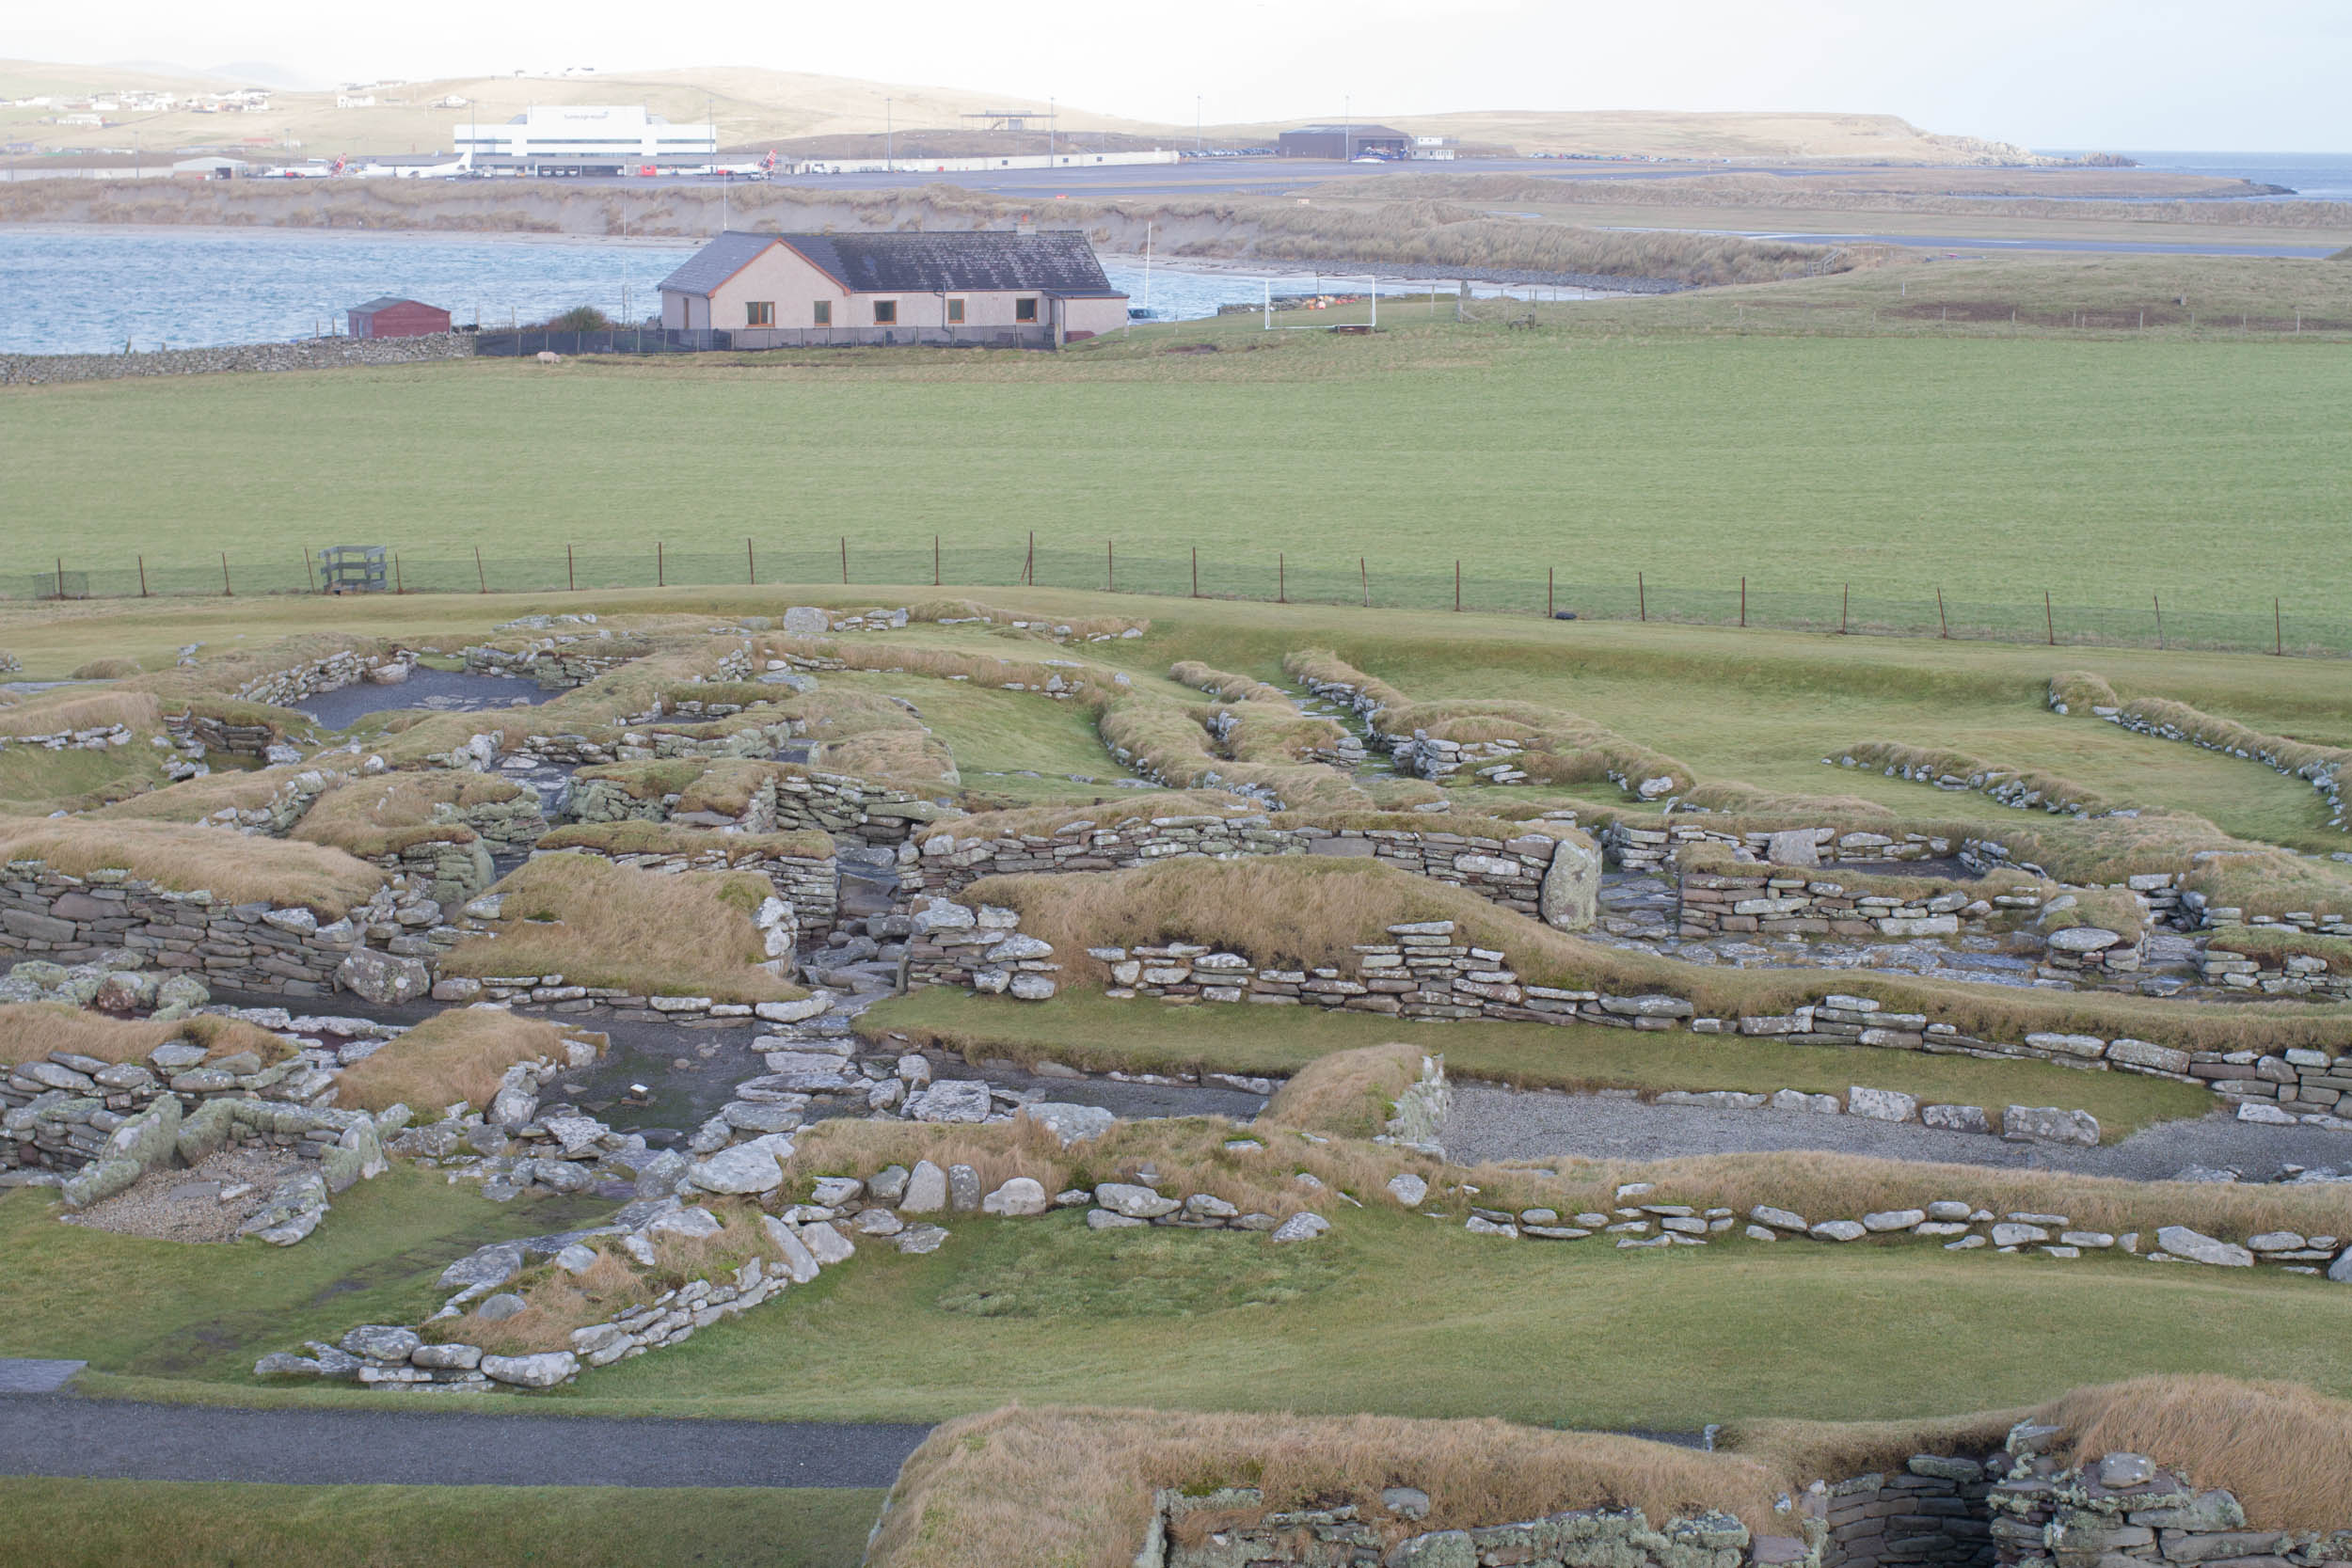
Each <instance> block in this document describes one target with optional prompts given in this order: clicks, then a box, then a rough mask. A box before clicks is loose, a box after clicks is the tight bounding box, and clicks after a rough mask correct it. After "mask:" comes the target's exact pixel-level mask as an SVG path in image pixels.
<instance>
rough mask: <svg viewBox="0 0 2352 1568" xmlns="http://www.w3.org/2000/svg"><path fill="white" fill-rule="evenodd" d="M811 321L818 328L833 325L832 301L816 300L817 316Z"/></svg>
mask: <svg viewBox="0 0 2352 1568" xmlns="http://www.w3.org/2000/svg"><path fill="white" fill-rule="evenodd" d="M813 320H814V321H815V323H816V325H818V326H831V325H833V301H832V300H830V299H820V300H818V302H817V314H816V316H815V317H814V318H813Z"/></svg>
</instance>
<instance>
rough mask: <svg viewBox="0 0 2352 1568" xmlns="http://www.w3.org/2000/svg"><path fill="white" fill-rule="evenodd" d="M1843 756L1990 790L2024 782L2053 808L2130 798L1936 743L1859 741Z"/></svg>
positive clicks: (2113, 806)
mask: <svg viewBox="0 0 2352 1568" xmlns="http://www.w3.org/2000/svg"><path fill="white" fill-rule="evenodd" d="M1837 754H1838V755H1839V756H1840V757H1851V758H1853V759H1854V760H1855V761H1856V762H1858V763H1860V764H1862V766H1864V767H1865V768H1877V769H1880V770H1881V771H1886V770H1890V769H1891V770H1897V771H1902V770H1908V771H1911V772H1926V773H1929V774H1931V775H1933V776H1934V777H1935V778H1936V779H1954V780H1961V781H1964V782H1965V783H1966V784H1967V785H1968V787H1969V788H1971V789H1975V790H1981V791H1988V792H1989V791H1991V790H1993V789H1995V788H2000V787H2003V786H2006V785H2010V784H2017V785H2022V786H2024V788H2026V790H2028V791H2030V792H2031V794H2032V796H2033V797H2034V799H2033V800H2032V801H2031V802H2030V803H2031V804H2033V805H2038V806H2040V807H2042V809H2043V810H2045V811H2048V812H2052V813H2059V812H2066V813H2075V814H2082V815H2089V816H2100V815H2103V814H2105V813H2106V812H2111V811H2119V810H2123V809H2126V808H2127V807H2128V806H2129V802H2127V801H2122V800H2115V799H2113V798H2112V797H2110V796H2108V795H2106V793H2105V792H2103V791H2101V790H2097V789H2093V788H2092V787H2091V786H2090V785H2089V784H2079V783H2077V782H2075V781H2074V780H2073V779H2066V778H2060V777H2059V776H2058V775H2057V774H2055V773H2045V772H2043V771H2042V770H2041V769H2040V768H2007V767H2003V766H2002V765H2001V764H1999V763H1994V762H1987V761H1985V760H1984V759H1983V758H1982V757H1975V756H1970V755H1969V754H1968V753H1967V752H1949V751H1945V750H1943V749H1941V748H1939V747H1932V746H1905V745H1901V744H1899V743H1898V742H1895V741H1891V740H1865V741H1858V742H1856V743H1855V744H1853V745H1851V746H1848V747H1845V748H1843V749H1842V750H1840V751H1839V752H1838V753H1837Z"/></svg>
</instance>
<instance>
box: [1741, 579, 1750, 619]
mask: <svg viewBox="0 0 2352 1568" xmlns="http://www.w3.org/2000/svg"><path fill="white" fill-rule="evenodd" d="M1747 624H1748V579H1747V578H1740V625H1741V626H1746V625H1747Z"/></svg>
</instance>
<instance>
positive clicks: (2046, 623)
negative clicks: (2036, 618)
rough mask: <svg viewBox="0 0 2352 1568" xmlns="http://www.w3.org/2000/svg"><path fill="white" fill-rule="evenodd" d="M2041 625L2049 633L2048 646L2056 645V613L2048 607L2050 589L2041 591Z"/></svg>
mask: <svg viewBox="0 0 2352 1568" xmlns="http://www.w3.org/2000/svg"><path fill="white" fill-rule="evenodd" d="M2042 629H2043V630H2045V631H2046V632H2048V633H2049V635H2050V646H2051V647H2053V648H2055V647H2057V646H2058V614H2057V612H2056V611H2055V610H2051V608H2050V591H2049V590H2048V589H2046V588H2044V589H2043V590H2042Z"/></svg>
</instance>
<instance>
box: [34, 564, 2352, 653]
mask: <svg viewBox="0 0 2352 1568" xmlns="http://www.w3.org/2000/svg"><path fill="white" fill-rule="evenodd" d="M388 555H389V562H388V564H387V568H386V572H385V580H386V584H387V587H388V590H389V592H392V593H395V594H522V593H528V594H553V593H585V592H590V591H595V590H605V589H617V588H657V587H670V588H685V587H700V588H717V587H770V586H773V587H782V586H786V585H794V586H799V587H803V588H814V587H816V586H818V585H826V584H838V585H840V586H843V587H848V588H855V587H856V586H857V585H860V584H876V585H882V584H887V585H890V587H891V590H892V592H893V593H894V594H898V593H903V592H904V591H905V590H906V589H908V588H910V587H920V586H923V585H927V584H928V585H930V586H933V587H936V588H938V589H939V590H940V591H941V592H942V593H951V592H952V593H961V592H965V591H970V590H977V589H989V588H1012V587H1020V586H1024V585H1030V586H1035V587H1041V588H1063V589H1086V590H1091V591H1094V592H1099V593H1110V594H1138V595H1143V594H1148V595H1155V596H1161V597H1172V598H1184V597H1196V598H1212V599H1235V600H1255V601H1261V602H1267V603H1287V604H1302V605H1351V606H1356V607H1358V608H1360V609H1363V610H1461V611H1465V612H1478V613H1484V614H1506V615H1531V616H1555V617H1561V618H1568V617H1574V618H1577V619H1581V620H1601V621H1657V622H1661V623H1681V624H1687V625H1692V626H1755V627H1766V628H1774V629H1780V630H1795V631H1815V632H1845V633H1850V634H1853V635H1860V636H1883V637H1942V638H1949V639H1953V640H1956V641H2001V642H2042V643H2047V644H2049V645H2053V646H2056V645H2059V644H2075V645H2085V646H2103V647H2145V648H2183V649H2208V650H2215V651H2226V652H2240V653H2267V654H2277V655H2280V656H2285V655H2290V654H2292V655H2299V656H2304V657H2330V656H2342V655H2344V654H2345V653H2347V652H2352V609H2347V607H2344V606H2342V605H2340V604H2336V603H2330V602H2327V601H2321V603H2320V604H2319V605H2317V606H2316V607H2315V606H2314V604H2313V602H2312V601H2313V600H2314V599H2315V598H2317V597H2318V596H2317V595H2313V594H2308V593H2307V594H2305V595H2304V596H2303V597H2302V598H2301V600H2300V602H2298V603H2297V604H2296V605H2292V606H2290V605H2289V604H2288V603H2287V602H2286V599H2285V596H2284V595H2280V596H2278V597H2274V598H2271V599H2269V600H2268V601H2266V602H2262V603H2257V604H2244V605H2231V606H2217V605H2213V604H2208V603H2198V604H2191V603H2187V602H2178V603H2167V602H2165V601H2164V599H2163V598H2162V597H2161V596H2159V595H2153V594H2152V595H2151V596H2150V598H2149V600H2148V602H2146V603H2145V604H2140V605H2111V604H2085V603H2079V602H2075V601H2072V600H2069V599H2066V598H2062V597H2059V596H2058V595H2057V594H2050V593H2046V592H2045V593H2038V594H2019V595H2017V596H2015V597H2013V598H1984V597H1960V596H1956V595H1954V594H1947V593H1945V592H1944V591H1943V590H1942V589H1940V588H1931V590H1930V591H1929V594H1928V595H1927V596H1924V597H1919V598H1896V597H1892V596H1888V595H1885V594H1877V593H1856V592H1854V591H1853V590H1852V588H1851V585H1849V584H1845V583H1835V582H1817V583H1814V584H1811V585H1809V586H1804V587H1794V588H1792V587H1788V586H1778V585H1775V586H1766V585H1763V584H1751V583H1750V582H1749V581H1748V580H1747V579H1746V578H1729V579H1727V580H1725V581H1724V582H1721V583H1692V582H1678V583H1677V582H1654V581H1651V580H1650V579H1649V578H1648V577H1647V575H1646V574H1645V573H1643V572H1641V571H1639V570H1633V571H1629V572H1626V573H1624V574H1622V575H1621V576H1618V577H1616V578H1608V579H1598V578H1594V577H1592V576H1590V575H1586V574H1585V572H1584V569H1583V568H1581V567H1580V568H1579V575H1576V576H1568V575H1565V574H1563V573H1562V572H1560V571H1559V570H1558V569H1557V568H1553V567H1546V566H1542V565H1540V564H1528V563H1520V564H1516V565H1508V566H1505V565H1499V564H1497V563H1495V562H1474V561H1469V560H1464V561H1460V562H1454V563H1453V564H1452V566H1451V568H1450V569H1445V570H1439V571H1431V570H1428V569H1427V568H1426V567H1425V566H1421V567H1416V568H1414V569H1408V570H1399V569H1391V568H1390V567H1388V566H1385V565H1383V564H1382V563H1381V562H1379V561H1378V560H1377V559H1376V558H1373V557H1347V558H1344V559H1340V560H1334V559H1331V558H1330V557H1327V556H1323V555H1312V556H1302V557H1301V558H1300V559H1299V560H1297V561H1293V560H1291V559H1290V557H1289V555H1288V553H1287V552H1285V551H1276V552H1272V553H1270V554H1264V555H1250V556H1246V557H1244V556H1233V555H1225V554H1221V553H1219V554H1211V553H1207V552H1194V553H1190V554H1186V555H1150V554H1131V553H1129V552H1127V551H1125V550H1122V549H1121V548H1120V546H1119V544H1118V542H1117V541H1116V540H1106V541H1104V542H1103V543H1102V544H1100V545H1093V546H1083V547H1073V546H1066V545H1059V544H1040V543H1035V542H1031V541H1017V542H1012V543H1009V544H1005V545H996V546H949V545H946V544H945V543H944V542H943V541H940V540H931V541H928V542H924V543H921V544H887V545H884V544H866V543H862V542H860V541H858V540H855V539H850V538H840V539H837V540H835V541H834V542H832V543H831V544H829V545H826V546H814V547H812V546H809V545H806V544H798V545H792V546H771V545H766V544H762V543H761V542H760V541H758V540H757V539H746V540H744V541H743V542H742V543H741V544H740V545H739V546H736V547H734V548H732V549H712V548H710V547H708V546H690V547H685V548H679V547H674V546H671V545H669V544H668V543H666V542H662V541H655V542H652V543H648V544H646V545H644V546H634V547H616V546H596V547H584V546H582V547H567V548H564V549H561V550H551V551H548V552H545V553H539V554H531V555H505V554H501V555H484V554H480V553H474V554H469V555H465V556H450V555H438V554H428V555H407V554H404V553H403V552H401V551H400V550H399V549H398V548H397V547H394V548H391V549H389V551H388ZM323 580H324V579H323V578H322V576H321V573H320V568H319V563H318V561H317V558H316V557H315V556H313V555H310V554H309V553H307V552H297V551H292V550H290V551H288V552H286V553H285V554H284V555H283V556H280V557H276V558H272V559H267V560H257V559H253V558H249V557H232V556H230V555H228V554H222V555H219V556H217V557H216V558H215V559H214V560H213V561H212V562H206V563H200V564H191V563H188V562H169V563H166V562H150V561H148V560H147V559H146V558H145V557H144V556H138V557H134V558H133V560H132V561H131V562H128V563H99V562H72V561H69V560H67V559H64V558H58V559H56V560H55V561H53V562H52V563H51V564H50V565H49V567H48V568H46V569H44V570H41V571H37V572H18V573H15V574H12V575H10V576H8V577H7V578H0V596H5V597H6V598H8V599H11V600H17V601H25V600H40V599H100V598H131V597H140V596H145V597H156V596H162V595H172V596H178V595H214V596H235V595H240V594H245V595H251V594H316V593H320V592H322V584H323Z"/></svg>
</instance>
